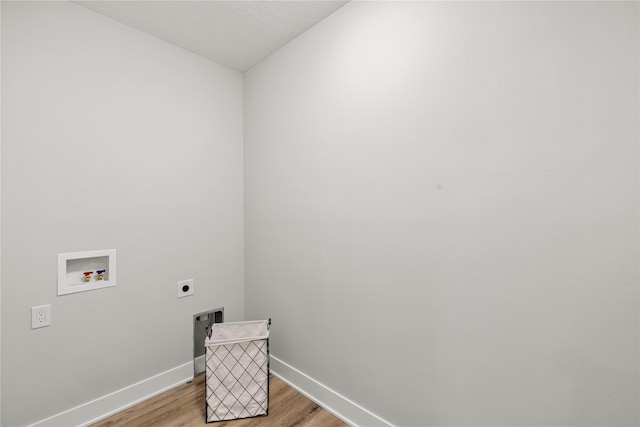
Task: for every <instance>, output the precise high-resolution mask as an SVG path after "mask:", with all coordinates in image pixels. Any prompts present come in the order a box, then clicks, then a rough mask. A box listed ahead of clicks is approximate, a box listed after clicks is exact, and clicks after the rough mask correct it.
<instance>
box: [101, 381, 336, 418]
mask: <svg viewBox="0 0 640 427" xmlns="http://www.w3.org/2000/svg"><path fill="white" fill-rule="evenodd" d="M205 418H206V409H205V376H204V375H200V376H198V377H196V378H195V379H194V380H193V381H192V382H190V383H187V384H183V385H181V386H178V387H176V388H174V389H172V390H169V391H167V392H165V393H162V394H160V395H158V396H155V397H153V398H151V399H149V400H146V401H144V402H142V403H139V404H138V405H135V406H132V407H131V408H128V409H125V410H124V411H122V412H119V413H117V414H115V415H112V416H110V417H109V418H106V419H104V420H102V421H99V422H97V423H95V424H92V425H91V427H147V426H148V427H151V426H154V427H163V426H166V427H203V426H210V427H272V426H277V427H292V426H308V427H347V424H346V423H344V422H343V421H341V420H340V419H339V418H337V417H336V416H335V415H333V414H331V413H330V412H328V411H326V410H324V409H323V408H321V407H320V406H318V405H317V404H315V403H314V402H313V401H311V400H309V399H308V398H306V397H305V396H303V395H302V394H300V393H298V392H297V391H296V390H294V389H293V388H291V387H290V386H289V385H288V384H286V383H285V382H283V381H281V380H280V379H279V378H278V377H274V376H271V377H270V383H269V415H267V416H264V417H256V418H247V419H243V420H232V421H222V422H216V423H210V424H207V423H206V421H205Z"/></svg>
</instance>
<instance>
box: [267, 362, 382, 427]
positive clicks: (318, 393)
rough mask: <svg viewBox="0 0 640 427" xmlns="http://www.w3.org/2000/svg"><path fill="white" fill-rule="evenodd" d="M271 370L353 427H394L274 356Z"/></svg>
mask: <svg viewBox="0 0 640 427" xmlns="http://www.w3.org/2000/svg"><path fill="white" fill-rule="evenodd" d="M270 370H271V373H272V374H273V375H275V376H276V377H278V378H280V379H281V380H282V381H284V382H285V383H287V384H289V385H290V386H291V387H293V388H294V389H296V390H297V391H299V392H300V393H301V394H303V395H305V396H306V397H308V398H309V399H311V400H313V401H314V402H316V403H317V404H318V405H320V406H322V407H323V408H324V409H326V410H327V411H329V412H331V413H332V414H334V415H335V416H336V417H338V418H340V419H341V420H342V421H344V422H345V423H347V424H349V425H351V426H354V427H364V426H366V427H394V426H393V424H391V423H390V422H388V421H386V420H385V419H383V418H381V417H379V416H378V415H376V414H374V413H373V412H371V411H369V410H368V409H366V408H363V407H362V406H360V405H358V404H357V403H355V402H353V401H352V400H350V399H348V398H346V397H345V396H343V395H341V394H340V393H338V392H337V391H335V390H332V389H331V388H329V387H327V386H326V385H324V384H322V383H321V382H319V381H317V380H315V379H313V378H311V377H310V376H309V375H307V374H305V373H304V372H302V371H300V370H298V369H296V368H294V367H293V366H291V365H289V364H287V363H285V362H283V361H282V360H280V359H278V358H277V357H274V356H273V355H271V361H270Z"/></svg>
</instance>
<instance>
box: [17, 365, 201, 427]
mask: <svg viewBox="0 0 640 427" xmlns="http://www.w3.org/2000/svg"><path fill="white" fill-rule="evenodd" d="M191 380H193V362H187V363H185V364H183V365H180V366H176V367H175V368H171V369H168V370H166V371H164V372H161V373H159V374H157V375H154V376H152V377H150V378H147V379H144V380H142V381H139V382H137V383H135V384H131V385H129V386H127V387H124V388H121V389H120V390H116V391H114V392H112V393H109V394H106V395H104V396H102V397H99V398H97V399H94V400H92V401H90V402H86V403H83V404H82V405H78V406H76V407H75V408H71V409H68V410H66V411H63V412H60V413H59V414H56V415H53V416H51V417H49V418H46V419H44V420H40V421H38V422H36V423H35V424H31V425H30V426H29V427H48V426H79V427H80V426H87V425H89V424H92V423H95V422H98V421H100V420H102V419H104V418H107V417H109V416H111V415H113V414H116V413H118V412H120V411H123V410H125V409H127V408H129V407H131V406H133V405H136V404H138V403H140V402H142V401H144V400H147V399H149V398H151V397H153V396H156V395H158V394H160V393H163V392H165V391H167V390H170V389H172V388H174V387H177V386H179V385H181V384H184V383H186V382H189V381H191Z"/></svg>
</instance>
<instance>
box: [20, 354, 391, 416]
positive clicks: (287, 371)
mask: <svg viewBox="0 0 640 427" xmlns="http://www.w3.org/2000/svg"><path fill="white" fill-rule="evenodd" d="M200 359H202V360H200ZM194 363H204V357H201V358H199V359H197V360H195V361H192V362H188V363H185V364H183V365H180V366H177V367H175V368H172V369H169V370H167V371H164V372H162V373H159V374H157V375H154V376H152V377H150V378H147V379H145V380H142V381H139V382H137V383H135V384H131V385H130V386H127V387H124V388H121V389H120V390H116V391H114V392H112V393H109V394H107V395H105V396H102V397H99V398H97V399H94V400H92V401H90V402H87V403H83V404H82V405H78V406H76V407H75V408H71V409H68V410H66V411H63V412H60V413H59V414H56V415H53V416H51V417H49V418H46V419H44V420H41V421H38V422H36V423H35V424H31V425H30V426H29V427H53V426H61V425H63V426H78V427H84V426H88V425H90V424H92V423H95V422H97V421H100V420H102V419H104V418H107V417H109V416H111V415H113V414H116V413H118V412H120V411H124V410H125V409H127V408H129V407H131V406H134V405H136V404H138V403H140V402H143V401H145V400H147V399H150V398H152V397H153V396H156V395H158V394H160V393H163V392H165V391H167V390H171V389H172V388H175V387H177V386H179V385H181V384H184V383H186V382H189V381H191V380H193V372H194ZM270 370H271V373H272V374H273V375H275V376H277V377H278V378H280V379H281V380H282V381H284V382H286V383H287V384H289V385H290V386H291V387H293V388H294V389H296V390H297V391H299V392H300V393H301V394H303V395H304V396H306V397H308V398H309V399H311V400H313V401H314V402H316V403H317V404H318V405H320V406H322V407H323V408H324V409H326V410H327V411H329V412H331V413H332V414H334V415H335V416H337V417H338V418H340V419H342V420H343V421H344V422H346V423H347V424H349V425H352V426H354V427H365V426H366V427H394V426H393V425H392V424H391V423H390V422H388V421H386V420H384V419H382V418H380V417H379V416H377V415H375V414H374V413H373V412H371V411H369V410H368V409H365V408H363V407H362V406H360V405H358V404H357V403H355V402H353V401H351V400H349V399H348V398H346V397H344V396H342V395H341V394H340V393H338V392H336V391H334V390H332V389H330V388H329V387H327V386H325V385H324V384H322V383H320V382H319V381H317V380H315V379H313V378H311V377H310V376H308V375H307V374H305V373H303V372H301V371H299V370H298V369H296V368H294V367H293V366H291V365H289V364H287V363H285V362H283V361H282V360H280V359H278V358H277V357H274V356H271V361H270Z"/></svg>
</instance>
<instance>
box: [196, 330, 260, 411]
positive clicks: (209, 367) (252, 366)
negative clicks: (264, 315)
mask: <svg viewBox="0 0 640 427" xmlns="http://www.w3.org/2000/svg"><path fill="white" fill-rule="evenodd" d="M270 326H271V319H269V320H257V321H249V322H231V323H214V324H213V325H212V326H211V330H210V331H209V334H208V337H207V338H205V341H204V346H205V365H206V366H205V371H206V379H205V383H206V407H207V409H206V417H207V420H206V421H207V423H212V422H217V421H227V420H235V419H240V418H252V417H259V416H265V415H268V413H269V328H270Z"/></svg>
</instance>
